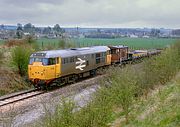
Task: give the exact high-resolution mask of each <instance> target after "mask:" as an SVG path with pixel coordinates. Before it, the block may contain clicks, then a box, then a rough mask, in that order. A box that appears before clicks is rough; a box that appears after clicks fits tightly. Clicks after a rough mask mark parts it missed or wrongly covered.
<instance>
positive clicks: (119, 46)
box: [109, 45, 128, 49]
mask: <svg viewBox="0 0 180 127" xmlns="http://www.w3.org/2000/svg"><path fill="white" fill-rule="evenodd" d="M109 47H110V48H111V49H117V48H128V46H124V45H117V46H109Z"/></svg>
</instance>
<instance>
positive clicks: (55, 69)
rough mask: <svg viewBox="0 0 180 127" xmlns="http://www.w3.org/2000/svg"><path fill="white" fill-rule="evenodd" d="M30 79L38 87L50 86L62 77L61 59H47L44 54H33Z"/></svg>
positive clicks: (29, 69)
mask: <svg viewBox="0 0 180 127" xmlns="http://www.w3.org/2000/svg"><path fill="white" fill-rule="evenodd" d="M28 75H29V79H30V80H31V81H32V82H33V84H34V85H35V86H36V85H38V84H39V83H40V82H41V83H43V84H48V83H49V82H51V81H52V80H53V79H55V78H57V77H59V76H60V58H59V57H55V58H46V57H45V55H44V54H41V55H40V54H37V53H36V54H32V55H31V57H30V61H29V65H28Z"/></svg>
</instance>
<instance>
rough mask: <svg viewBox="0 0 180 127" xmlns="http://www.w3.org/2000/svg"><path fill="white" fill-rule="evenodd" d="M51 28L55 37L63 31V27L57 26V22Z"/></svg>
mask: <svg viewBox="0 0 180 127" xmlns="http://www.w3.org/2000/svg"><path fill="white" fill-rule="evenodd" d="M53 30H54V33H55V35H56V37H57V36H61V35H62V33H64V32H65V31H64V29H62V28H61V27H60V26H59V24H56V25H54V27H53Z"/></svg>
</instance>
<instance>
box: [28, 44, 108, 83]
mask: <svg viewBox="0 0 180 127" xmlns="http://www.w3.org/2000/svg"><path fill="white" fill-rule="evenodd" d="M110 63H111V54H110V49H109V48H108V47H107V46H94V47H87V48H76V49H66V50H51V51H41V52H37V53H33V54H32V55H31V57H30V63H29V65H28V75H29V79H30V80H31V81H32V82H33V84H34V85H35V86H36V85H38V84H39V83H43V84H46V85H47V84H49V83H50V82H52V81H54V80H56V79H58V78H61V77H63V78H64V77H65V78H66V77H67V76H71V77H70V78H75V77H78V76H80V75H82V74H85V73H89V74H90V73H91V71H92V70H96V69H97V68H98V67H102V66H106V65H110ZM82 77H83V75H82ZM65 78H64V79H65ZM65 80H69V79H65Z"/></svg>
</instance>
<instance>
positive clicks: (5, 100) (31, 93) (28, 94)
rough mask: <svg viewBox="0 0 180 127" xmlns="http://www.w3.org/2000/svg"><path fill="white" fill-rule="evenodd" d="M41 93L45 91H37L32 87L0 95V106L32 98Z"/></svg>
mask: <svg viewBox="0 0 180 127" xmlns="http://www.w3.org/2000/svg"><path fill="white" fill-rule="evenodd" d="M43 93H45V91H38V90H37V89H32V90H27V91H24V92H20V93H17V94H13V95H10V96H6V97H2V98H0V107H2V106H6V105H9V104H13V103H16V102H18V101H22V100H26V99H28V98H32V97H35V96H37V95H40V94H43Z"/></svg>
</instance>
